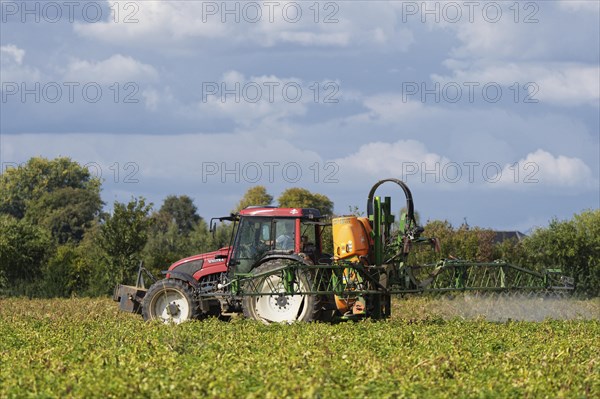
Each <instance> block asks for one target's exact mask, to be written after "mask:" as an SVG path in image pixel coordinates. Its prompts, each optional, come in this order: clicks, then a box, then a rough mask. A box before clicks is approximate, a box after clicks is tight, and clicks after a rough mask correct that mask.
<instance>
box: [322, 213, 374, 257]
mask: <svg viewBox="0 0 600 399" xmlns="http://www.w3.org/2000/svg"><path fill="white" fill-rule="evenodd" d="M332 225H333V254H334V258H335V259H349V258H354V257H356V258H358V257H359V256H363V255H368V254H369V246H370V244H371V241H372V238H371V231H372V229H371V225H370V224H369V220H368V219H367V218H359V217H356V216H343V217H339V218H334V219H333V220H332Z"/></svg>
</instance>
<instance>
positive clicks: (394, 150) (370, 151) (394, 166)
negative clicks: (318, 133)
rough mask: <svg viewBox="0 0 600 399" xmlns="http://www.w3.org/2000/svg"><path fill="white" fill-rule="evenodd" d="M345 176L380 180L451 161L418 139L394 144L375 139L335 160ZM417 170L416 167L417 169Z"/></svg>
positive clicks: (353, 178) (351, 178) (350, 179)
mask: <svg viewBox="0 0 600 399" xmlns="http://www.w3.org/2000/svg"><path fill="white" fill-rule="evenodd" d="M334 162H335V163H336V164H337V165H338V166H339V168H340V171H341V173H342V177H345V178H346V179H347V181H353V180H356V179H357V178H359V177H360V178H363V179H366V178H370V179H378V178H382V177H402V178H406V177H407V176H405V175H409V174H410V175H412V173H413V172H416V171H417V170H418V171H421V170H425V169H427V170H433V169H434V168H436V165H438V166H439V165H442V164H447V163H449V160H448V159H447V158H445V157H443V156H441V155H439V154H436V153H433V152H430V151H428V150H427V148H426V147H425V145H424V144H423V143H421V142H419V141H416V140H399V141H396V142H395V143H385V142H380V141H378V142H373V143H368V144H365V145H362V146H360V148H358V150H357V151H356V152H355V153H352V154H350V155H348V156H346V157H343V158H338V159H335V160H334ZM415 169H416V170H415Z"/></svg>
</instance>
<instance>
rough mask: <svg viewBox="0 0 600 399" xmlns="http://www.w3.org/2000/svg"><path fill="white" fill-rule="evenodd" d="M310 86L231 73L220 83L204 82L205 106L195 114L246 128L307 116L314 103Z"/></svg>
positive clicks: (278, 78) (265, 76)
mask: <svg viewBox="0 0 600 399" xmlns="http://www.w3.org/2000/svg"><path fill="white" fill-rule="evenodd" d="M309 86H310V84H305V83H304V82H303V81H302V80H301V79H298V78H294V77H290V78H280V77H277V76H274V75H268V76H267V75H262V76H249V77H246V76H245V75H244V74H242V73H240V72H238V71H227V72H226V73H224V74H223V76H222V77H221V79H219V81H218V82H203V93H202V96H203V98H202V101H201V103H199V104H197V105H196V109H195V110H192V112H198V110H200V112H201V113H202V114H204V115H211V116H221V117H227V118H231V119H232V120H234V121H235V122H236V123H237V124H240V125H242V126H249V125H253V124H256V123H257V122H260V123H261V124H264V123H269V121H277V120H281V119H284V118H289V117H292V116H298V115H304V114H305V113H306V111H307V105H308V104H309V103H310V102H311V101H314V92H313V91H311V89H310V87H309Z"/></svg>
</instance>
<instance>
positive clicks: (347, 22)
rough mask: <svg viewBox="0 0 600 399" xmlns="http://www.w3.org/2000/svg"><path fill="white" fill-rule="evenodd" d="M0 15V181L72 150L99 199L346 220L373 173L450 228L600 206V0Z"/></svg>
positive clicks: (148, 6)
mask: <svg viewBox="0 0 600 399" xmlns="http://www.w3.org/2000/svg"><path fill="white" fill-rule="evenodd" d="M0 5H1V10H0V11H1V16H0V17H1V25H0V29H1V32H0V33H1V35H0V56H1V64H0V68H1V70H0V71H1V72H0V80H1V93H0V94H1V96H2V98H1V103H0V107H1V108H0V129H1V130H0V132H1V135H0V145H1V149H0V153H1V162H2V168H3V170H5V169H6V168H8V167H12V166H14V165H16V164H19V163H21V162H24V161H26V160H27V159H29V158H30V157H32V156H44V157H48V158H53V157H56V156H60V155H62V156H69V157H71V158H73V159H74V160H76V161H78V162H80V163H82V164H85V165H88V167H89V168H90V171H92V173H93V174H94V175H96V176H101V177H102V179H104V184H103V198H104V200H105V201H106V202H107V204H108V206H109V207H110V205H111V204H112V203H113V201H115V200H118V201H127V200H129V199H130V198H131V197H132V196H144V197H146V198H148V199H150V200H151V201H153V202H154V203H155V204H156V205H158V206H160V204H161V203H162V200H163V198H164V197H165V196H167V195H169V194H177V195H180V194H187V195H190V196H191V197H192V198H193V199H194V201H195V204H196V205H197V207H198V209H199V212H200V214H201V215H202V216H204V217H211V216H220V215H224V214H227V213H228V212H229V211H230V210H231V209H232V208H233V207H234V205H235V203H236V202H237V201H238V200H239V198H240V197H241V195H242V194H243V193H244V192H245V190H246V189H247V188H249V187H251V186H253V185H256V184H262V185H265V186H266V187H267V189H268V191H269V192H270V193H271V194H272V195H274V196H277V195H278V194H279V193H281V192H282V191H283V190H285V189H286V188H289V187H296V186H299V187H305V188H308V189H310V190H311V191H316V192H320V193H323V194H326V195H328V196H329V197H330V198H331V199H332V200H333V201H334V202H335V209H336V212H338V213H347V212H348V208H349V206H354V205H357V206H359V208H361V209H364V207H365V202H366V196H367V194H368V191H369V189H370V187H371V185H373V184H374V183H375V182H376V181H377V180H379V179H382V178H386V177H397V178H402V179H404V180H405V181H407V182H408V184H409V186H410V187H411V189H412V191H413V195H414V197H415V203H416V208H417V210H418V211H419V213H420V214H421V216H422V218H423V219H424V220H427V219H447V220H449V221H450V222H452V223H453V224H455V225H458V224H460V223H462V222H463V220H464V218H466V219H467V221H468V223H469V224H471V225H478V226H483V227H491V228H496V229H519V230H522V231H527V230H528V229H530V228H531V227H533V226H543V225H545V224H547V222H548V221H549V220H550V219H551V218H553V217H558V218H561V219H563V218H569V217H571V216H572V215H573V214H574V213H577V212H580V211H582V210H584V209H589V208H598V207H600V188H599V184H600V183H599V181H600V176H599V169H600V137H599V131H600V126H599V124H600V114H599V112H600V110H599V109H600V68H599V64H600V43H599V37H600V27H599V20H600V16H599V9H600V2H598V1H518V2H517V1H507V2H503V1H497V2H491V1H481V2H478V1H474V2H446V1H444V2H435V1H431V2H422V1H419V2H410V1H404V2H402V1H390V2H385V1H369V2H366V1H323V2H315V1H312V0H311V1H297V2H284V1H265V2H260V1H259V2H251V1H239V2H221V1H218V2H211V1H205V2H201V1H181V2H179V1H120V2H116V1H103V0H97V1H82V2H80V1H72V2H62V1H55V2H53V1H27V2H21V1H6V0H2V1H1V2H0ZM384 187H385V186H384ZM382 193H389V194H391V195H392V196H393V197H394V198H395V201H396V202H395V203H396V204H397V206H398V208H399V207H400V206H401V205H402V204H401V202H402V198H401V195H400V194H401V193H400V192H399V190H396V188H395V187H390V188H389V191H388V189H386V190H384V191H382Z"/></svg>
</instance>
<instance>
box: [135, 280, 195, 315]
mask: <svg viewBox="0 0 600 399" xmlns="http://www.w3.org/2000/svg"><path fill="white" fill-rule="evenodd" d="M199 314H200V311H199V309H198V302H197V301H196V300H195V299H194V294H193V292H192V289H191V287H190V286H189V284H188V283H186V282H184V281H181V280H177V279H164V280H160V281H157V282H156V283H154V284H152V286H151V287H150V289H149V290H148V292H147V293H146V295H145V296H144V300H143V301H142V316H144V320H146V321H149V320H155V319H156V320H160V321H162V322H163V323H166V324H167V323H175V324H179V323H183V322H184V321H188V320H192V319H197V318H198V316H199Z"/></svg>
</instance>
